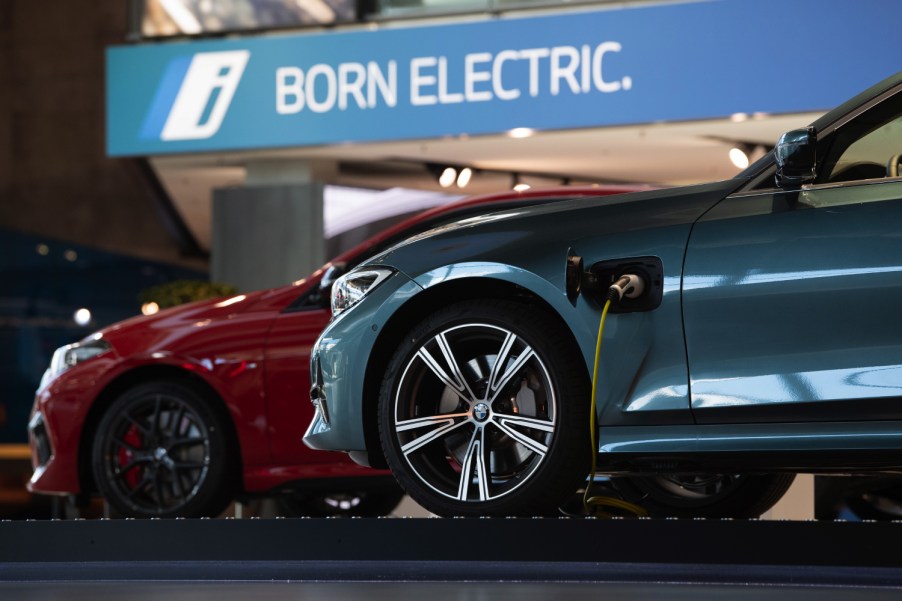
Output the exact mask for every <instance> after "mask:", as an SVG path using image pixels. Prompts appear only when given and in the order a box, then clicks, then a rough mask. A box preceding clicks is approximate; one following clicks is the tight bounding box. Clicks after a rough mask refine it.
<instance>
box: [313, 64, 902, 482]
mask: <svg viewBox="0 0 902 601" xmlns="http://www.w3.org/2000/svg"><path fill="white" fill-rule="evenodd" d="M881 111H882V112H881ZM887 111H889V113H888V114H889V115H890V117H891V120H890V121H887V122H878V121H874V120H875V119H876V117H874V116H875V115H876V116H877V117H880V116H881V115H883V116H885V115H884V113H886V112H887ZM880 118H883V117H880ZM871 121H874V126H873V128H872V127H871ZM878 126H879V127H878ZM879 128H883V129H879ZM887 128H888V129H887ZM893 128H898V130H899V132H898V135H896V134H895V132H896V130H895V129H893ZM884 130H885V131H886V132H889V134H892V135H895V136H896V137H895V138H893V137H891V136H889V134H888V136H889V137H888V138H887V139H890V140H891V141H892V140H898V145H896V146H894V147H892V144H890V146H888V147H886V148H883V147H882V146H881V147H880V149H879V153H878V156H877V159H875V160H874V161H870V162H867V161H866V162H865V164H857V163H855V164H853V163H848V164H845V163H843V160H842V159H843V157H844V156H845V154H843V153H845V152H846V151H847V150H848V149H849V148H854V143H855V141H854V140H853V141H851V142H850V139H851V138H850V136H853V135H855V136H868V135H870V134H871V132H872V131H884ZM811 131H812V132H816V139H815V138H813V139H815V140H816V149H817V156H818V157H819V159H818V163H817V173H816V174H814V175H813V176H812V179H811V180H810V181H808V182H806V183H805V184H804V185H801V186H799V187H796V188H789V187H787V189H781V188H778V187H777V186H776V185H775V184H774V183H773V182H774V175H775V172H776V170H777V168H776V166H775V163H774V154H773V153H771V154H769V155H767V156H766V157H764V158H763V159H761V160H760V161H758V162H757V163H756V164H754V165H752V166H751V167H749V168H748V169H747V170H746V171H745V172H743V173H742V174H740V175H739V176H737V177H736V178H734V179H732V180H728V181H726V182H716V183H713V184H706V185H702V186H693V187H687V188H677V189H669V190H659V191H652V192H640V193H633V194H628V195H624V196H618V197H611V198H608V199H605V201H604V202H602V203H598V202H592V201H587V200H581V199H575V200H570V201H564V202H559V203H555V204H549V205H543V206H540V207H532V208H528V209H521V210H514V211H508V212H502V213H496V214H491V215H486V216H482V217H478V218H473V219H469V220H465V221H462V222H458V223H457V224H454V225H451V226H446V227H443V228H439V229H437V230H433V231H431V232H428V233H426V234H423V235H421V236H418V237H417V238H415V239H412V240H409V241H407V242H405V243H402V244H400V245H398V246H396V247H394V248H392V249H389V250H388V251H386V252H385V253H383V254H382V255H380V256H378V257H375V258H373V259H372V260H371V262H370V266H387V267H390V268H392V269H394V270H397V271H398V272H399V273H400V274H403V276H404V278H405V279H404V281H405V284H404V286H403V288H402V287H400V286H397V285H395V284H390V285H386V284H382V285H380V286H379V287H378V288H377V289H376V290H374V291H373V292H372V293H370V294H369V295H368V296H367V297H365V298H364V299H363V300H362V301H360V302H359V303H358V304H357V305H355V306H353V307H351V308H350V309H348V310H347V311H346V312H345V313H344V314H342V315H341V316H339V318H338V319H336V320H335V322H333V324H332V325H331V326H330V327H329V328H328V329H327V330H326V332H325V333H324V338H323V339H322V341H327V342H328V344H321V345H318V348H317V353H319V354H320V355H321V356H325V355H331V354H334V353H340V354H341V357H342V360H344V361H346V363H345V364H344V365H343V366H342V369H330V371H329V372H328V373H325V371H324V374H323V375H324V378H325V380H326V381H324V382H323V385H324V389H325V390H326V393H327V394H326V396H327V397H328V401H327V402H328V406H329V410H330V411H332V412H333V414H335V412H336V411H337V412H339V414H340V415H342V416H343V417H342V419H349V420H356V421H357V422H358V423H361V424H362V423H363V422H362V421H361V417H360V414H361V413H363V412H365V411H374V410H375V409H374V408H373V407H363V406H362V402H363V399H364V398H365V397H366V396H367V391H365V390H364V382H365V379H364V378H363V377H362V376H360V375H359V374H362V373H364V372H366V370H367V367H368V365H369V362H370V360H371V356H370V355H371V352H372V350H373V348H374V347H375V346H376V343H377V342H378V340H379V337H380V336H383V335H385V334H384V332H383V331H382V330H383V329H384V326H385V325H386V324H387V323H388V322H389V321H390V320H391V318H392V316H393V314H394V313H395V312H397V311H399V310H401V309H403V307H404V306H405V305H406V304H407V303H411V302H415V301H416V300H417V298H420V295H423V294H426V293H429V292H430V291H433V292H434V291H437V290H441V289H442V287H444V286H450V285H452V284H454V283H458V284H460V283H462V282H463V283H470V284H472V286H473V287H474V290H475V291H476V292H474V294H473V298H478V294H479V293H478V288H479V286H480V285H484V284H485V283H486V282H488V281H491V280H493V281H499V282H504V283H506V284H510V285H514V286H516V287H517V288H518V289H519V290H522V291H524V292H525V293H527V294H529V295H531V296H532V297H535V298H538V299H541V300H542V301H543V302H544V303H545V304H546V305H547V307H548V308H549V310H550V311H553V312H554V314H555V315H556V316H557V317H559V318H560V319H561V321H562V322H563V323H564V324H566V327H567V328H568V329H569V331H570V333H571V334H572V335H573V337H574V341H575V343H576V344H577V345H578V347H579V350H580V352H581V354H582V358H583V359H584V361H585V366H586V373H587V374H589V373H591V368H592V363H593V359H594V354H595V341H596V335H597V332H598V320H599V316H600V313H601V304H600V303H599V301H598V300H597V296H593V295H590V294H579V295H578V296H576V297H575V299H574V298H573V297H572V296H571V297H568V294H567V292H568V289H567V281H566V271H565V265H566V260H567V257H568V255H570V254H577V255H579V256H580V257H582V259H583V261H584V265H585V268H586V269H589V268H590V267H591V266H592V265H593V264H595V263H598V262H603V261H610V260H615V259H629V258H634V257H655V258H657V259H659V260H660V261H661V264H662V266H663V274H662V276H663V278H662V279H663V294H662V298H661V303H660V305H659V306H657V307H656V308H654V309H653V310H650V311H643V312H631V313H629V312H628V313H620V314H612V315H610V316H609V321H608V324H607V325H606V328H605V335H604V346H603V348H602V361H601V368H600V369H601V371H600V378H599V379H600V382H601V386H600V388H599V401H598V412H597V417H598V420H599V447H598V450H599V453H600V455H599V456H600V458H601V459H602V468H603V469H605V470H606V471H609V472H611V473H616V472H618V471H632V472H637V471H638V472H641V471H643V470H644V469H647V471H649V472H661V471H674V470H679V469H686V468H687V466H688V467H689V468H690V469H689V471H692V469H696V468H698V467H699V466H701V468H702V469H713V468H714V467H716V466H725V467H726V469H731V468H735V469H740V468H742V467H745V468H749V469H752V470H768V469H782V470H797V469H804V470H805V471H816V470H818V469H822V470H831V469H842V468H845V467H849V468H850V469H852V470H854V469H862V470H869V469H874V470H877V469H897V468H898V467H902V320H900V319H897V318H896V315H897V312H898V307H900V306H902V227H900V225H899V224H902V177H900V176H899V175H893V174H892V173H890V170H889V168H888V167H886V160H887V159H889V158H890V155H892V154H895V153H902V73H900V74H897V75H896V76H894V77H892V78H890V79H888V80H886V81H884V82H881V84H878V85H877V86H875V87H874V88H872V89H871V90H868V91H866V92H864V93H862V94H861V95H859V96H857V97H855V98H854V99H852V100H850V101H849V102H847V103H845V104H843V105H842V106H840V107H838V108H837V109H835V110H833V111H831V112H830V113H828V114H826V115H825V116H824V117H822V118H821V119H819V120H817V121H816V122H815V123H814V124H813V130H811ZM802 133H803V134H804V132H802ZM865 150H867V148H865ZM871 150H873V149H871ZM856 152H858V151H856ZM862 152H863V151H862ZM880 153H883V154H880ZM884 155H885V156H884ZM852 156H853V158H854V156H855V152H853V153H852ZM892 160H897V158H896V157H894V159H892ZM892 160H891V161H890V163H892ZM843 169H846V171H843ZM884 170H886V173H884ZM812 171H813V170H812ZM856 174H857V175H856ZM861 174H864V175H861ZM887 174H888V175H887ZM396 291H398V294H395V292H396ZM391 325H392V327H393V328H398V327H400V326H399V324H398V323H397V322H395V323H392V324H391ZM414 325H415V324H413V323H410V324H405V326H404V327H406V328H408V329H409V328H412V327H413V326H414ZM355 328H361V329H368V330H369V332H368V333H366V334H362V333H360V332H356V331H355ZM329 345H331V346H329ZM327 346H328V348H326V347H327ZM337 349H338V350H337ZM342 380H344V381H342ZM339 421H340V420H339V419H337V417H336V419H334V420H333V422H334V423H333V424H332V425H331V430H330V431H329V433H328V435H329V436H330V438H329V440H328V441H327V440H326V438H325V437H324V436H325V434H324V433H321V432H316V431H313V430H312V429H311V430H308V435H307V437H306V438H305V441H306V442H307V444H309V445H311V446H317V445H320V446H319V447H318V448H327V449H344V450H352V451H369V452H378V449H373V448H372V447H370V448H369V449H368V448H367V441H366V440H365V433H364V427H363V426H361V427H358V426H357V425H355V426H354V427H353V428H352V427H349V426H346V425H339V424H338V422H339ZM337 428H340V432H338V430H336V429H337ZM862 453H863V455H861V454H862ZM862 457H863V458H862ZM643 462H644V463H643ZM728 473H730V472H728Z"/></svg>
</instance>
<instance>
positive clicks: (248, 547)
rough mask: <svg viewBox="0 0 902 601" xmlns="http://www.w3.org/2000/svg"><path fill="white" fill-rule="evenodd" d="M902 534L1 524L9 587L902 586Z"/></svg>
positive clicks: (490, 523) (791, 527)
mask: <svg viewBox="0 0 902 601" xmlns="http://www.w3.org/2000/svg"><path fill="white" fill-rule="evenodd" d="M900 540H902V523H899V522H892V523H887V522H883V523H876V522H869V523H853V522H815V521H810V522H788V521H787V522H770V521H757V520H735V521H732V520H651V519H614V520H602V519H579V518H560V519H438V518H431V519H428V518H427V519H415V518H407V519H405V518H380V519H303V518H302V519H271V520H265V519H244V520H241V519H217V520H76V521H25V522H22V521H17V522H14V521H7V522H0V584H2V585H3V586H4V587H6V586H9V585H11V584H12V583H20V585H21V584H27V583H43V584H44V585H48V583H60V584H62V583H73V582H81V583H87V582H94V583H96V582H111V583H112V582H114V581H119V582H130V581H142V582H145V583H146V582H152V581H157V582H160V583H163V582H210V581H219V582H243V583H253V582H272V581H290V582H319V583H324V582H325V583H328V582H333V583H363V582H384V583H392V582H394V583H404V582H419V583H430V582H431V583H435V582H444V583H474V582H475V583H480V582H482V583H498V582H506V583H517V582H519V583H523V582H531V583H662V582H666V583H682V584H687V585H715V584H716V585H730V584H743V585H750V584H751V585H762V586H771V587H772V586H783V585H791V586H818V587H821V586H834V587H877V588H883V587H890V588H897V587H902V553H899V552H898V548H899V541H900ZM0 590H2V589H0ZM7 590H8V589H7Z"/></svg>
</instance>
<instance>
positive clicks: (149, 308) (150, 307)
mask: <svg viewBox="0 0 902 601" xmlns="http://www.w3.org/2000/svg"><path fill="white" fill-rule="evenodd" d="M159 312H160V305H158V304H157V303H155V302H153V301H150V302H149V303H144V304H143V305H141V313H142V314H144V315H155V314H157V313H159Z"/></svg>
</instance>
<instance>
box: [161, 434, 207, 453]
mask: <svg viewBox="0 0 902 601" xmlns="http://www.w3.org/2000/svg"><path fill="white" fill-rule="evenodd" d="M205 440H206V439H205V438H204V437H203V436H190V437H188V438H176V439H175V440H168V441H166V450H167V451H171V450H172V449H175V448H176V447H185V446H192V445H199V444H203V443H204V441H205Z"/></svg>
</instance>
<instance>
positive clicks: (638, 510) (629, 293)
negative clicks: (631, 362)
mask: <svg viewBox="0 0 902 601" xmlns="http://www.w3.org/2000/svg"><path fill="white" fill-rule="evenodd" d="M644 291H645V280H643V279H642V278H641V277H639V276H637V275H634V274H626V275H622V276H620V277H619V278H618V279H617V281H616V282H614V283H613V284H611V287H610V288H608V298H607V300H606V301H605V303H604V309H603V310H602V311H601V321H600V322H599V323H598V340H597V341H596V343H595V366H594V367H593V370H592V402H591V408H590V410H589V430H590V432H589V438H590V441H591V444H592V471H590V472H589V480H588V481H587V482H586V490H585V492H584V493H583V508H584V509H585V511H586V514H588V515H595V516H598V517H613V514H611V513H609V512H607V511H604V510H602V508H612V509H620V510H623V511H627V512H629V513H632V514H634V515H636V516H639V517H647V516H648V512H647V511H645V509H644V508H643V507H640V506H639V505H636V504H635V503H630V502H629V501H624V500H622V499H617V498H614V497H607V496H604V497H601V496H600V497H593V496H591V490H592V483H593V482H594V481H595V470H596V467H597V465H596V459H595V455H596V454H597V453H598V440H597V436H598V431H597V430H598V429H597V427H596V426H597V418H596V407H597V401H596V397H597V391H598V363H599V359H600V357H601V339H602V336H603V334H604V322H605V319H606V318H607V316H608V310H609V309H610V308H611V304H612V303H619V302H620V301H621V300H623V298H624V297H626V298H638V297H640V296H642V293H643V292H644Z"/></svg>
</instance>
